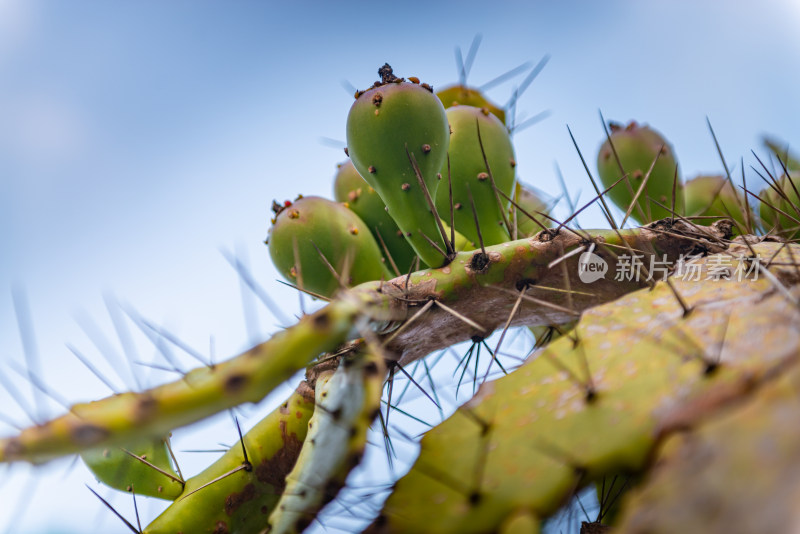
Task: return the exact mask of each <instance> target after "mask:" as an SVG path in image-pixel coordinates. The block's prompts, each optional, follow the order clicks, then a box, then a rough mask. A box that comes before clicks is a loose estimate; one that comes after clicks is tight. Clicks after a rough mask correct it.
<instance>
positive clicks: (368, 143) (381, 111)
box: [347, 65, 450, 267]
mask: <svg viewBox="0 0 800 534" xmlns="http://www.w3.org/2000/svg"><path fill="white" fill-rule="evenodd" d="M378 74H379V75H380V76H381V81H380V82H376V83H375V84H374V85H373V86H372V87H371V88H370V89H368V90H367V91H364V92H358V93H356V101H355V102H354V103H353V107H351V108H350V113H349V114H348V116H347V147H348V153H349V155H350V159H351V160H352V161H353V165H355V168H356V170H358V173H359V174H360V175H361V176H362V177H364V179H365V180H366V181H367V183H368V184H369V185H370V186H372V187H373V188H374V189H375V191H377V192H378V194H379V195H380V197H381V199H383V201H384V202H385V203H386V207H387V208H388V211H389V214H390V215H391V216H392V218H393V219H394V220H395V221H396V222H397V226H398V227H400V229H401V230H402V231H403V232H404V233H405V235H406V238H407V239H408V242H409V243H410V244H411V246H412V247H413V248H414V250H415V251H416V252H417V255H418V256H419V257H420V258H421V259H422V261H424V262H425V263H427V264H428V265H430V266H433V267H439V266H442V265H444V264H446V263H448V262H449V259H448V258H445V256H444V255H443V252H445V253H446V252H449V251H448V250H447V246H446V245H445V243H444V241H443V239H442V237H441V232H440V229H439V224H438V221H437V220H436V217H435V216H434V215H433V214H432V213H431V209H430V204H429V202H428V200H427V197H426V194H425V191H424V190H423V187H421V185H420V183H419V180H418V178H417V174H416V172H415V169H414V165H413V164H412V161H415V162H416V164H417V166H418V168H419V171H420V174H421V176H422V179H423V183H424V184H425V187H426V188H427V192H428V194H429V195H430V199H434V198H436V189H437V187H438V186H439V180H438V178H437V176H436V174H437V173H438V172H439V169H441V167H442V165H443V164H444V162H445V161H446V159H447V148H448V145H449V142H450V136H449V129H448V126H447V116H446V115H445V111H444V107H442V103H441V102H440V101H439V99H438V98H436V96H434V94H433V92H432V91H433V90H432V88H431V87H430V86H428V85H427V84H417V83H409V82H405V81H404V80H403V78H397V77H395V76H394V75H393V74H392V69H391V67H389V65H384V66H383V67H382V68H381V69H380V70H379V71H378ZM429 240H430V241H429ZM431 242H433V243H435V244H436V247H438V248H439V249H440V250H437V249H436V247H434V246H433V245H432V244H431Z"/></svg>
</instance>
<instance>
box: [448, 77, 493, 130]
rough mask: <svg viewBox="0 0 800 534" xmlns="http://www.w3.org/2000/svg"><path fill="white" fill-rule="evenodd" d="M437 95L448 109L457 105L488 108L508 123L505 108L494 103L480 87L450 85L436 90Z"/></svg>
mask: <svg viewBox="0 0 800 534" xmlns="http://www.w3.org/2000/svg"><path fill="white" fill-rule="evenodd" d="M436 96H438V97H439V100H441V101H442V105H444V107H445V108H446V109H448V108H451V107H455V106H472V107H476V108H486V109H487V110H489V112H490V113H491V114H492V115H494V116H495V117H497V118H498V119H500V122H502V123H503V124H505V123H506V112H505V110H503V108H501V107H499V106H498V105H497V104H494V103H492V102H491V101H490V100H489V99H488V98H486V97H485V96H484V95H483V93H481V92H480V91H479V90H478V89H474V88H472V87H467V86H466V85H448V86H447V87H445V88H444V89H439V90H438V91H436Z"/></svg>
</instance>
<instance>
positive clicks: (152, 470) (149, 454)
mask: <svg viewBox="0 0 800 534" xmlns="http://www.w3.org/2000/svg"><path fill="white" fill-rule="evenodd" d="M126 450H127V451H128V452H130V453H131V454H135V455H136V456H138V457H139V458H141V460H137V459H136V458H134V457H132V456H131V454H128V452H125V451H126ZM81 458H82V459H83V461H84V462H85V463H86V466H87V467H88V468H89V469H90V470H91V471H92V473H93V474H94V476H95V477H96V478H97V480H99V481H100V482H102V483H103V484H105V485H106V486H109V487H111V488H114V489H118V490H121V491H135V492H136V494H137V495H146V496H148V497H158V498H159V499H168V500H174V499H175V498H176V497H178V495H180V494H181V492H182V491H183V484H182V483H181V480H180V477H179V476H178V474H177V473H176V472H175V470H174V469H173V468H172V462H171V461H170V454H169V450H168V449H167V442H166V440H165V439H155V440H143V441H140V442H137V443H135V444H133V445H131V446H129V447H125V448H124V449H123V448H116V447H104V448H101V449H91V450H88V451H85V452H82V453H81ZM142 460H144V461H142ZM145 461H146V462H147V463H145ZM148 464H150V465H148Z"/></svg>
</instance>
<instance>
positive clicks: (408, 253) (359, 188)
mask: <svg viewBox="0 0 800 534" xmlns="http://www.w3.org/2000/svg"><path fill="white" fill-rule="evenodd" d="M333 194H334V198H335V199H336V200H337V201H338V202H344V203H346V204H347V207H348V208H350V209H351V210H352V211H353V212H355V214H356V215H358V216H359V217H360V218H361V220H362V221H364V223H366V225H367V226H368V227H369V229H370V231H371V232H372V235H373V236H375V239H376V240H377V241H378V243H379V244H380V242H381V240H383V242H384V243H385V244H386V250H388V253H389V255H390V256H391V258H386V259H387V260H388V261H389V263H390V264H391V263H394V264H395V265H396V266H397V268H398V270H399V271H400V272H406V271H407V270H408V268H409V266H410V265H411V264H412V262H413V261H414V260H416V259H417V253H416V252H414V249H413V248H411V245H409V244H408V241H406V238H405V236H403V232H402V230H400V228H398V226H397V223H396V222H394V219H392V216H391V215H389V213H388V212H387V211H386V204H384V202H383V200H381V197H380V196H379V195H378V193H377V192H376V191H375V190H374V189H373V188H372V187H370V186H369V184H367V182H365V181H364V179H363V178H362V177H361V175H360V174H358V171H357V170H356V168H355V166H354V165H353V162H352V161H350V160H348V161H346V162H344V163H341V164H340V165H339V168H338V170H337V171H336V179H335V181H334V184H333ZM381 249H383V247H381ZM382 252H383V253H384V256H386V255H387V254H386V251H385V250H382Z"/></svg>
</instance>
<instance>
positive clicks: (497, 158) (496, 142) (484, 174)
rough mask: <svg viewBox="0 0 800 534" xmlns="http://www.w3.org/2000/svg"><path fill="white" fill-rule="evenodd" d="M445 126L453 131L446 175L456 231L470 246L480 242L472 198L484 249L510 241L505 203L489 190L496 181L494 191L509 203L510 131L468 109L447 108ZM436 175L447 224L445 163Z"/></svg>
mask: <svg viewBox="0 0 800 534" xmlns="http://www.w3.org/2000/svg"><path fill="white" fill-rule="evenodd" d="M447 120H448V121H449V122H450V129H451V130H452V134H451V135H450V151H449V156H450V163H449V169H450V170H449V172H450V179H451V181H452V188H453V206H454V217H455V225H456V230H458V231H459V232H461V233H462V234H464V235H465V236H466V237H467V238H469V239H470V240H471V241H473V242H474V243H478V242H479V239H478V229H476V227H475V217H474V215H473V213H472V206H471V202H470V193H471V195H472V199H473V200H474V203H475V212H476V213H477V215H478V224H479V225H480V233H481V237H482V238H483V244H484V245H495V244H497V243H503V242H505V241H508V239H509V232H508V228H506V227H505V225H504V219H503V215H504V213H503V212H504V211H505V210H506V209H507V207H508V201H507V200H506V199H505V198H504V197H503V196H502V195H498V194H496V193H495V191H494V188H493V186H492V178H494V184H495V185H496V187H497V188H498V189H499V190H500V191H502V192H503V193H504V194H505V195H506V196H507V197H511V193H512V188H513V185H514V167H515V166H516V162H515V161H514V147H513V145H512V144H511V137H510V136H509V135H508V130H506V128H505V126H504V125H503V123H502V122H500V120H499V119H498V118H497V117H495V116H494V115H492V114H491V113H488V112H487V111H486V110H485V109H484V110H481V109H479V108H475V107H472V106H456V107H452V108H449V109H448V110H447ZM479 131H480V142H479V138H478V135H479ZM481 143H482V144H483V152H482V151H481ZM484 153H485V155H486V161H488V163H489V168H488V170H487V166H486V162H484V159H483V155H484ZM440 174H441V175H442V183H441V184H440V186H439V192H438V193H437V195H436V209H437V210H438V211H439V214H440V215H441V216H442V218H444V219H449V214H450V188H449V187H448V183H447V174H448V163H447V162H445V163H444V165H443V166H442V168H441V169H440ZM498 197H499V200H500V202H498Z"/></svg>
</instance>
